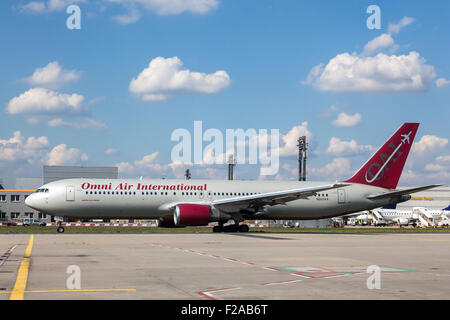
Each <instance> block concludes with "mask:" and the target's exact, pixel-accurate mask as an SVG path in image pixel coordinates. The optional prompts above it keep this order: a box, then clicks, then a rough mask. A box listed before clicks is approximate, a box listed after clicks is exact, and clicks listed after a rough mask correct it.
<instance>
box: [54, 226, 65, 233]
mask: <svg viewBox="0 0 450 320" xmlns="http://www.w3.org/2000/svg"><path fill="white" fill-rule="evenodd" d="M56 231H58V233H63V232H64V227H58V229H57V230H56Z"/></svg>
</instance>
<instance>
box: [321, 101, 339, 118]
mask: <svg viewBox="0 0 450 320" xmlns="http://www.w3.org/2000/svg"><path fill="white" fill-rule="evenodd" d="M338 111H339V108H338V107H337V106H336V105H334V104H332V105H331V106H329V107H328V108H327V109H326V110H324V111H323V112H322V113H320V115H319V116H320V117H321V118H328V117H331V116H332V115H333V114H334V113H335V112H338Z"/></svg>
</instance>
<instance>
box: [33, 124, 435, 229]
mask: <svg viewBox="0 0 450 320" xmlns="http://www.w3.org/2000/svg"><path fill="white" fill-rule="evenodd" d="M418 127H419V123H404V124H403V125H402V126H401V127H400V128H399V129H398V130H397V131H396V132H395V133H394V134H393V135H392V136H391V137H390V138H389V139H388V140H387V141H386V143H385V144H384V145H383V146H382V147H380V148H379V149H378V150H377V151H376V152H375V153H374V154H373V155H372V156H371V158H370V159H369V160H368V161H367V162H366V163H365V164H364V165H363V166H362V167H361V168H360V169H359V170H358V171H357V172H356V173H355V174H354V175H353V177H351V178H350V179H348V180H346V181H343V182H320V181H319V182H318V181H315V182H313V181H289V182H287V181H286V182H280V181H238V180H176V179H174V180H169V179H88V178H79V179H64V180H59V181H54V182H51V183H48V184H45V185H43V186H42V187H40V188H39V189H37V190H36V192H34V193H32V194H31V195H30V196H28V197H27V199H26V200H25V203H26V205H28V206H29V207H31V208H33V209H35V210H38V211H40V212H43V213H46V214H50V215H54V216H62V217H70V218H75V219H119V218H122V219H157V221H158V226H160V227H169V228H170V227H172V228H173V227H187V226H207V225H208V224H209V223H211V222H217V225H215V226H214V227H213V232H238V231H239V232H248V231H249V226H248V225H246V224H240V223H241V222H243V221H244V220H312V219H323V218H331V217H337V216H341V215H345V214H348V213H353V212H360V211H363V210H371V209H375V208H379V207H382V206H386V205H392V204H396V203H400V202H404V201H407V200H409V199H410V198H411V195H410V194H411V193H414V192H419V191H422V190H426V189H430V188H434V187H438V186H439V185H428V186H423V187H418V188H410V189H403V190H396V187H397V183H398V180H399V179H400V175H401V173H402V170H403V167H404V165H405V162H406V159H407V156H408V154H409V151H410V148H411V144H410V143H409V141H408V143H405V142H406V140H405V135H406V136H407V137H408V138H409V137H411V142H412V141H413V140H414V136H415V134H416V132H417V129H418ZM402 137H403V139H402ZM231 220H232V221H233V222H234V224H233V223H232V224H229V225H225V223H228V222H229V221H231ZM57 231H58V232H60V233H61V232H64V227H62V225H61V222H59V223H58V228H57Z"/></svg>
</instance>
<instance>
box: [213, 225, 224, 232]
mask: <svg viewBox="0 0 450 320" xmlns="http://www.w3.org/2000/svg"><path fill="white" fill-rule="evenodd" d="M222 231H223V228H222V227H221V226H214V227H213V232H222Z"/></svg>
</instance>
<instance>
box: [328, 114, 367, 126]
mask: <svg viewBox="0 0 450 320" xmlns="http://www.w3.org/2000/svg"><path fill="white" fill-rule="evenodd" d="M361 120H362V117H361V115H360V114H359V113H355V114H354V115H350V114H347V113H345V112H341V113H339V115H338V117H337V119H336V120H334V121H333V124H334V125H335V126H337V127H354V126H356V125H357V124H359V123H360V122H361Z"/></svg>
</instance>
